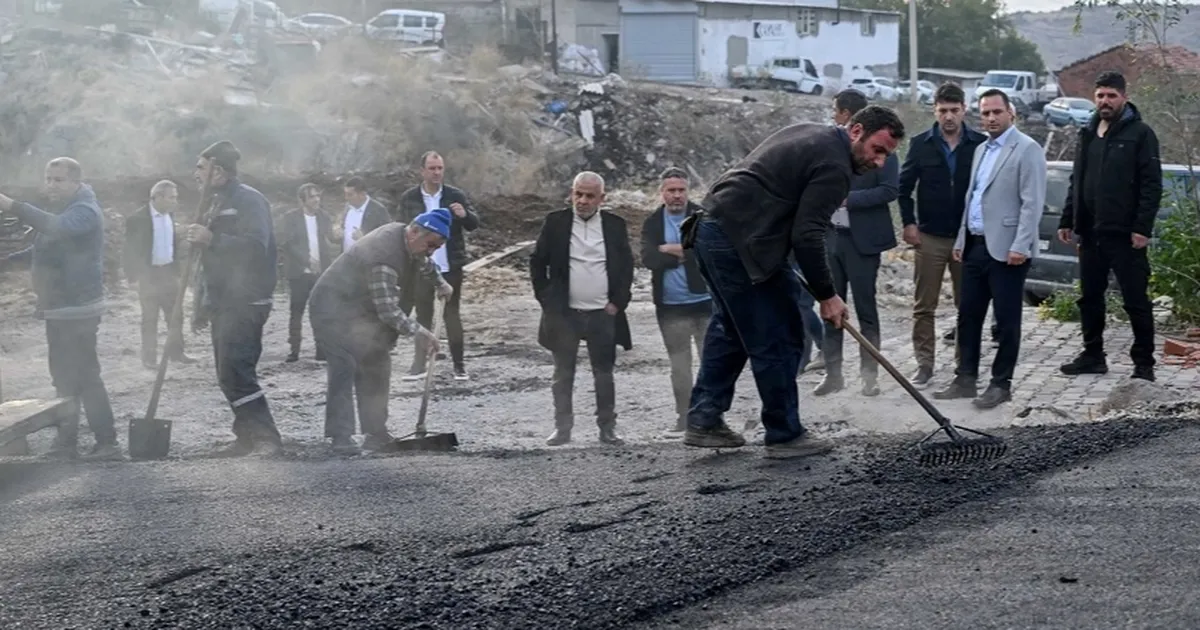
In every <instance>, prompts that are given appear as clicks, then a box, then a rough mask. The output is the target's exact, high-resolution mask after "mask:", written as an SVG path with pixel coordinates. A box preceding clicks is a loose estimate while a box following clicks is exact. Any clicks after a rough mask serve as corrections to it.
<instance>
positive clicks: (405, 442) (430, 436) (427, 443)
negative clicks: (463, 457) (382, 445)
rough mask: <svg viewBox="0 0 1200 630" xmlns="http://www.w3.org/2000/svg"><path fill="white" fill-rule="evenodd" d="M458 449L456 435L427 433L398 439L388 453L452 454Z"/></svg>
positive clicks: (393, 442)
mask: <svg viewBox="0 0 1200 630" xmlns="http://www.w3.org/2000/svg"><path fill="white" fill-rule="evenodd" d="M457 449H458V434H456V433H426V434H424V435H419V436H418V435H413V436H408V437H402V438H397V439H395V440H393V441H392V443H391V444H390V445H389V448H388V452H395V453H398V452H403V451H437V452H443V453H444V452H450V451H454V450H457Z"/></svg>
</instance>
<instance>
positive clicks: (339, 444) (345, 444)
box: [330, 435, 360, 455]
mask: <svg viewBox="0 0 1200 630" xmlns="http://www.w3.org/2000/svg"><path fill="white" fill-rule="evenodd" d="M330 449H331V450H332V451H333V452H334V454H336V455H358V454H359V452H360V450H359V448H358V443H356V442H355V441H354V438H352V437H350V436H348V435H340V436H336V437H334V438H333V443H332V444H331V445H330Z"/></svg>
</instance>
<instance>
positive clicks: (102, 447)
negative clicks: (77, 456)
mask: <svg viewBox="0 0 1200 630" xmlns="http://www.w3.org/2000/svg"><path fill="white" fill-rule="evenodd" d="M81 459H84V460H86V461H90V462H101V461H120V460H123V459H125V458H124V456H122V455H121V447H120V446H117V445H116V444H115V443H114V444H96V445H95V446H93V447H92V450H90V451H88V452H87V454H86V455H84V456H83V457H82V458H81Z"/></svg>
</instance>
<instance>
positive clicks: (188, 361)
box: [171, 353, 196, 365]
mask: <svg viewBox="0 0 1200 630" xmlns="http://www.w3.org/2000/svg"><path fill="white" fill-rule="evenodd" d="M195 362H196V360H195V359H193V358H192V357H189V356H188V355H186V354H182V353H180V354H179V355H178V356H174V357H171V363H178V364H179V365H192V364H193V363H195Z"/></svg>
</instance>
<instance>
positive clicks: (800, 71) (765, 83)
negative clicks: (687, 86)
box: [729, 57, 825, 96]
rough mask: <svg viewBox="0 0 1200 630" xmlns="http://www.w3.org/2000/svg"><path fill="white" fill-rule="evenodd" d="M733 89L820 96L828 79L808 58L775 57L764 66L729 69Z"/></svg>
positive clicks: (743, 66)
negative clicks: (759, 89)
mask: <svg viewBox="0 0 1200 630" xmlns="http://www.w3.org/2000/svg"><path fill="white" fill-rule="evenodd" d="M729 84H730V85H731V86H732V87H741V88H764V89H778V90H787V91H791V92H800V93H802V94H812V95H814V96H820V95H821V94H822V93H823V92H825V78H824V77H822V76H821V72H820V71H819V70H817V66H816V65H814V64H813V62H812V60H811V59H808V58H807V57H771V58H769V59H767V61H766V63H764V64H763V65H761V66H748V65H741V66H734V67H732V68H730V69H729Z"/></svg>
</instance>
